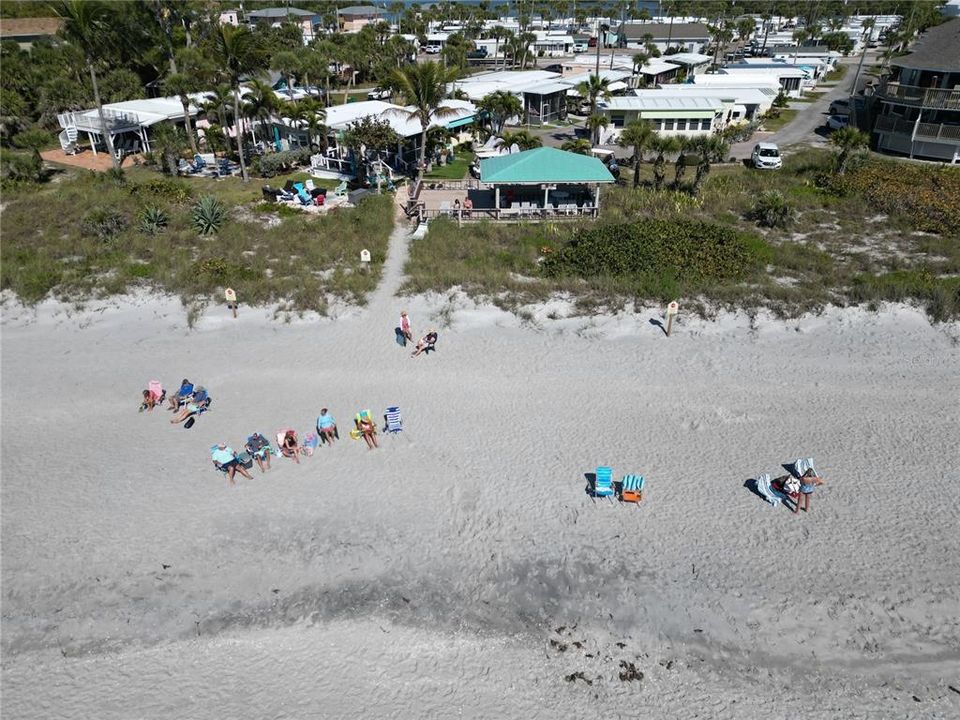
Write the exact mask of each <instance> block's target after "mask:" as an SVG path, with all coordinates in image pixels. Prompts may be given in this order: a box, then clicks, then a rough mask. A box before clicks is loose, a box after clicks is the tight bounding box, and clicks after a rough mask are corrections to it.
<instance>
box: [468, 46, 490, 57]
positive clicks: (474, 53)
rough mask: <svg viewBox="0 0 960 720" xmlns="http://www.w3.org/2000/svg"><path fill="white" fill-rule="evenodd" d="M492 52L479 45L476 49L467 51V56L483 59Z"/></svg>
mask: <svg viewBox="0 0 960 720" xmlns="http://www.w3.org/2000/svg"><path fill="white" fill-rule="evenodd" d="M489 54H490V53H488V52H487V49H486V48H485V47H478V48H477V49H476V50H471V51H470V52H468V53H467V58H468V59H469V60H483V59H484V58H486V57H487V55H489Z"/></svg>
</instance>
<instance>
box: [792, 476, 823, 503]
mask: <svg viewBox="0 0 960 720" xmlns="http://www.w3.org/2000/svg"><path fill="white" fill-rule="evenodd" d="M818 485H823V479H822V478H818V477H817V476H816V474H815V473H814V472H813V468H810V469H809V470H807V471H806V472H805V473H804V474H803V475H802V476H801V477H800V499H799V500H797V506H796V507H795V508H794V509H793V511H794V512H795V513H798V512H800V508H801V507H803V511H804V512H809V510H810V496H811V495H813V491H814V490H816V489H817V486H818Z"/></svg>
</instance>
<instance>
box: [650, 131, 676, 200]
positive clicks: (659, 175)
mask: <svg viewBox="0 0 960 720" xmlns="http://www.w3.org/2000/svg"><path fill="white" fill-rule="evenodd" d="M647 146H648V147H649V148H650V150H652V151H653V152H655V153H656V154H657V157H656V159H655V160H654V161H653V188H654V190H657V191H659V190H661V189H662V188H663V181H664V178H666V175H667V173H666V165H667V159H666V157H665V156H666V155H667V154H668V153H672V152H677V150H679V149H680V144H679V143H678V142H677V139H676V138H675V137H672V136H670V135H660V134H658V133H653V134H652V135H651V136H650V141H649V143H648V144H647Z"/></svg>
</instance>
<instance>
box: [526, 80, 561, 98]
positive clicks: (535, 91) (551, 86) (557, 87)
mask: <svg viewBox="0 0 960 720" xmlns="http://www.w3.org/2000/svg"><path fill="white" fill-rule="evenodd" d="M569 89H570V84H569V83H563V82H550V83H536V84H534V85H531V86H530V87H525V88H523V92H524V93H529V94H530V95H553V94H554V93H561V92H566V91H567V90H569Z"/></svg>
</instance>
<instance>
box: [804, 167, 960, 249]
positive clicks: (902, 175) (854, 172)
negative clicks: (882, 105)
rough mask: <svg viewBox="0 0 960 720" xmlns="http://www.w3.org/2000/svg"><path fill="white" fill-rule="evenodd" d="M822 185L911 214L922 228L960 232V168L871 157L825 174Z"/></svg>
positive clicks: (894, 211)
mask: <svg viewBox="0 0 960 720" xmlns="http://www.w3.org/2000/svg"><path fill="white" fill-rule="evenodd" d="M820 184H821V186H823V187H825V188H826V189H828V190H830V191H831V192H834V193H836V194H838V195H859V196H862V197H863V198H865V199H866V200H867V202H868V203H869V204H870V205H871V207H873V208H875V209H876V210H878V211H880V212H884V213H889V214H900V215H903V216H905V217H907V218H908V219H909V220H910V222H911V224H912V225H913V226H914V227H916V228H917V229H918V230H924V231H927V232H934V233H941V234H948V233H949V234H955V233H958V232H960V171H958V170H956V169H953V168H940V167H930V166H926V165H913V164H907V163H899V162H889V161H877V160H874V161H870V162H866V163H864V164H863V165H861V166H860V167H856V168H852V169H851V170H849V171H847V173H846V174H844V175H839V174H833V175H824V176H822V177H821V178H820Z"/></svg>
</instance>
